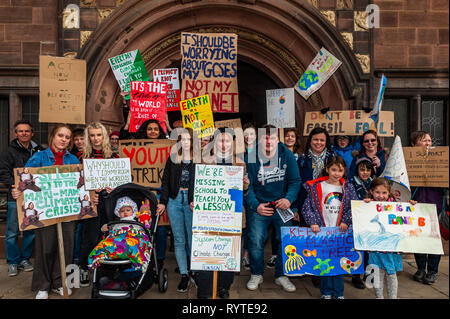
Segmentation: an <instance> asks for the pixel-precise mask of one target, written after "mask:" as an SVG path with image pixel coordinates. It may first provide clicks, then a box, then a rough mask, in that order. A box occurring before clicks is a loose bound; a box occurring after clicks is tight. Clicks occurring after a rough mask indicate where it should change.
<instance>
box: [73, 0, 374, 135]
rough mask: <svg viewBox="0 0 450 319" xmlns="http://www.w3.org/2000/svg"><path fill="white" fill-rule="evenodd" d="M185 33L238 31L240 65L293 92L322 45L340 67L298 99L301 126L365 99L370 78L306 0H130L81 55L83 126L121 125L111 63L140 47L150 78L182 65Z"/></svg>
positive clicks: (84, 48)
mask: <svg viewBox="0 0 450 319" xmlns="http://www.w3.org/2000/svg"><path fill="white" fill-rule="evenodd" d="M183 31H188V32H227V33H236V34H237V35H238V60H241V61H244V62H246V63H248V64H251V65H252V66H254V67H256V68H258V69H260V70H261V71H263V72H264V73H265V74H267V75H268V76H269V77H271V78H272V79H273V81H274V82H275V83H276V84H277V85H279V87H280V88H281V87H293V86H294V85H295V83H296V81H297V80H298V78H299V77H300V75H301V74H302V73H303V72H304V70H305V68H306V67H307V66H308V64H309V63H310V61H311V60H312V59H313V58H314V56H315V55H316V54H317V52H318V50H319V49H320V48H321V47H322V46H324V47H325V48H326V49H328V50H329V51H330V52H332V53H333V54H334V55H335V56H336V57H337V58H338V59H340V60H341V61H342V62H343V63H342V65H341V67H340V68H339V70H338V71H337V72H336V73H335V75H334V76H333V77H332V78H330V80H329V81H328V82H327V83H326V84H325V85H324V86H323V87H322V88H321V89H320V91H318V92H317V93H316V94H314V95H313V96H311V97H310V98H309V99H308V101H305V100H304V99H303V98H301V97H300V96H297V97H296V107H297V112H296V113H297V115H296V120H297V123H303V120H304V117H303V114H304V112H305V111H311V110H318V109H320V108H321V107H330V108H331V109H348V108H350V107H353V106H355V105H354V104H355V103H354V102H355V98H356V97H358V99H359V100H361V99H362V100H363V101H365V102H367V101H368V87H369V77H368V75H367V74H366V75H364V74H363V72H362V70H361V67H360V65H359V63H358V61H357V59H356V58H355V56H354V54H353V52H352V51H351V50H350V48H349V47H348V46H347V45H346V44H345V41H344V40H343V38H342V36H341V35H340V33H339V32H338V31H337V30H336V29H335V27H334V26H332V25H331V24H330V23H329V22H328V21H327V20H326V19H325V18H324V17H323V16H322V15H321V13H320V12H319V11H318V10H317V9H316V8H314V7H313V6H311V5H310V4H309V3H307V2H306V1H299V0H297V1H289V2H287V1H269V0H265V1H264V0H258V1H253V3H252V1H229V0H218V1H164V2H161V1H137V0H130V1H128V2H127V3H125V4H124V5H123V6H121V7H120V8H119V9H118V10H116V11H115V12H114V13H113V14H111V15H110V16H109V17H108V18H107V19H105V20H104V21H103V23H102V24H101V25H100V27H99V28H98V29H97V30H96V31H95V32H94V33H93V34H92V35H91V37H90V38H89V40H88V41H87V42H86V43H85V45H84V46H83V48H82V50H81V51H80V53H79V58H81V59H85V60H86V61H87V69H88V73H87V112H86V121H87V122H91V121H101V122H103V123H104V124H106V125H109V126H112V127H118V126H120V124H121V123H122V121H123V119H122V115H121V111H120V104H121V102H120V99H119V94H118V93H119V87H118V85H117V83H116V80H115V78H114V75H113V73H112V71H111V69H110V66H109V63H108V58H110V57H113V56H116V55H118V54H121V53H124V52H128V51H131V50H134V49H139V50H140V51H141V53H142V56H143V58H144V61H145V64H146V67H147V70H149V74H150V73H151V70H152V69H154V68H165V67H167V66H168V65H171V64H173V63H174V62H175V61H178V60H180V59H181V54H180V37H181V32H183ZM238 81H239V79H238ZM358 106H360V105H358Z"/></svg>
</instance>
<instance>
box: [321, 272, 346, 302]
mask: <svg viewBox="0 0 450 319" xmlns="http://www.w3.org/2000/svg"><path fill="white" fill-rule="evenodd" d="M320 293H321V294H322V295H323V296H334V297H343V296H344V276H343V275H337V276H321V277H320Z"/></svg>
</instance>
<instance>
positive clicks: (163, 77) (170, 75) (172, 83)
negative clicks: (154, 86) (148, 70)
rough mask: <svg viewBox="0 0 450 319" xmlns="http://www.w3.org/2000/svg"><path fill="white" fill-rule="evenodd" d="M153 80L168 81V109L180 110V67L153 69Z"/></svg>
mask: <svg viewBox="0 0 450 319" xmlns="http://www.w3.org/2000/svg"><path fill="white" fill-rule="evenodd" d="M153 81H155V82H164V83H167V111H168V112H170V111H179V110H180V105H179V102H180V79H179V77H178V69H177V68H170V69H155V70H153Z"/></svg>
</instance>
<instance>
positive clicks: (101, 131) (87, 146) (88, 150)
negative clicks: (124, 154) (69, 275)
mask: <svg viewBox="0 0 450 319" xmlns="http://www.w3.org/2000/svg"><path fill="white" fill-rule="evenodd" d="M118 157H119V155H118V154H117V153H114V152H113V151H112V149H111V144H110V143H109V135H108V132H107V131H106V128H105V126H104V125H103V124H101V123H99V122H93V123H91V124H89V125H88V126H87V127H86V128H85V129H84V146H83V152H82V154H81V156H80V157H79V160H80V162H81V163H83V159H85V158H94V159H105V158H118ZM111 191H112V189H111V188H106V189H97V190H96V193H97V194H99V205H98V208H97V217H94V218H89V219H85V220H83V221H82V223H83V226H82V227H83V232H82V237H81V256H80V268H81V269H80V277H81V278H80V285H81V286H82V287H87V286H89V285H90V280H89V271H88V257H89V254H90V253H91V251H92V250H93V249H94V248H95V246H96V245H97V244H98V242H99V241H100V239H101V238H100V237H101V231H100V228H101V225H104V224H107V223H108V220H109V218H108V217H107V214H106V211H105V209H104V198H105V196H106V195H107V194H108V193H110V192H111Z"/></svg>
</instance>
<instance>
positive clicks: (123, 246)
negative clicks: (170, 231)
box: [88, 225, 152, 272]
mask: <svg viewBox="0 0 450 319" xmlns="http://www.w3.org/2000/svg"><path fill="white" fill-rule="evenodd" d="M117 226H119V227H117ZM151 252H152V246H151V243H150V239H149V238H148V236H147V235H146V233H145V231H144V230H143V229H142V228H140V227H133V225H126V226H125V225H116V227H115V228H113V229H112V230H110V231H109V233H108V234H107V236H106V237H105V238H104V239H103V240H102V241H101V242H100V243H98V245H97V246H96V247H95V248H94V249H93V250H92V252H91V253H90V255H89V258H88V265H89V268H91V269H94V268H97V267H98V266H99V265H100V260H105V259H108V260H117V259H128V260H130V261H131V264H132V266H133V268H134V269H135V270H141V271H143V272H144V271H145V270H146V269H147V266H148V264H149V262H150V256H151Z"/></svg>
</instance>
